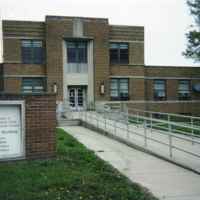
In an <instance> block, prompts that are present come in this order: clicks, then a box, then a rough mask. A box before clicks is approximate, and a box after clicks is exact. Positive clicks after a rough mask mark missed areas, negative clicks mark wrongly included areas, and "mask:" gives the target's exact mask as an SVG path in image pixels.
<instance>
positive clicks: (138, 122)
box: [136, 111, 139, 127]
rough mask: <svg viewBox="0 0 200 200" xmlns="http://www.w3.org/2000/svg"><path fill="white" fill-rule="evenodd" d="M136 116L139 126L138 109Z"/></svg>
mask: <svg viewBox="0 0 200 200" xmlns="http://www.w3.org/2000/svg"><path fill="white" fill-rule="evenodd" d="M136 116H137V126H138V127H139V113H138V111H137V112H136Z"/></svg>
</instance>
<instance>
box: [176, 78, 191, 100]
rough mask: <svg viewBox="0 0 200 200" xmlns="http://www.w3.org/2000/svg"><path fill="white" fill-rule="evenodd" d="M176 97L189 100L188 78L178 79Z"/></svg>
mask: <svg viewBox="0 0 200 200" xmlns="http://www.w3.org/2000/svg"><path fill="white" fill-rule="evenodd" d="M178 98H179V100H189V99H191V95H190V81H189V80H180V81H179V86H178Z"/></svg>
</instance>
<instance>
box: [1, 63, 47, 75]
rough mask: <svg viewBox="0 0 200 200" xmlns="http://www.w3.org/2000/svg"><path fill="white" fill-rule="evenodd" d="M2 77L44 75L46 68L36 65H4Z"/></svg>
mask: <svg viewBox="0 0 200 200" xmlns="http://www.w3.org/2000/svg"><path fill="white" fill-rule="evenodd" d="M4 75H46V66H45V65H37V64H4Z"/></svg>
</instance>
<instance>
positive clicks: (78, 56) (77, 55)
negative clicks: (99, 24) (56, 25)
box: [67, 42, 87, 63]
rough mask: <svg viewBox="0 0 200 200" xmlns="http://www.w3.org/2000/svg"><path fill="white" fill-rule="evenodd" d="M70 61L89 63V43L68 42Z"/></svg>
mask: <svg viewBox="0 0 200 200" xmlns="http://www.w3.org/2000/svg"><path fill="white" fill-rule="evenodd" d="M67 60H68V63H87V43H86V42H67Z"/></svg>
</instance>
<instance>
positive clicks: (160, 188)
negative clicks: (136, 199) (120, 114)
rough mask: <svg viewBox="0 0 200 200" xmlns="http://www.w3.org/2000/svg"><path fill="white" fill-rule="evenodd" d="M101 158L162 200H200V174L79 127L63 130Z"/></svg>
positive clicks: (69, 127)
mask: <svg viewBox="0 0 200 200" xmlns="http://www.w3.org/2000/svg"><path fill="white" fill-rule="evenodd" d="M62 128H63V129H64V130H65V131H66V132H68V133H69V134H71V135H72V136H73V137H75V138H76V139H78V140H79V141H80V142H81V143H83V144H84V145H85V146H86V147H87V148H89V149H91V150H93V151H95V153H96V155H97V156H99V157H100V158H101V159H103V160H105V161H107V162H109V163H110V164H111V165H112V166H113V167H115V168H117V169H118V170H119V171H120V172H121V173H122V174H124V175H125V176H127V177H128V178H129V179H130V180H132V181H133V182H137V183H140V184H141V185H143V186H145V187H147V188H148V189H149V190H150V191H151V192H152V193H153V194H154V195H155V196H157V197H158V198H159V199H161V200H199V199H200V175H198V174H196V173H193V172H191V171H189V170H186V169H183V168H181V167H179V166H177V165H174V164H172V163H169V162H167V161H164V160H162V159H159V158H157V157H154V156H152V155H149V154H146V153H144V152H141V151H138V150H135V149H133V148H131V147H129V146H127V145H125V144H123V143H120V142H118V141H116V140H113V139H110V138H108V137H106V136H104V135H101V134H99V133H97V132H95V131H91V130H89V129H87V128H84V127H81V126H67V127H62Z"/></svg>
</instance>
